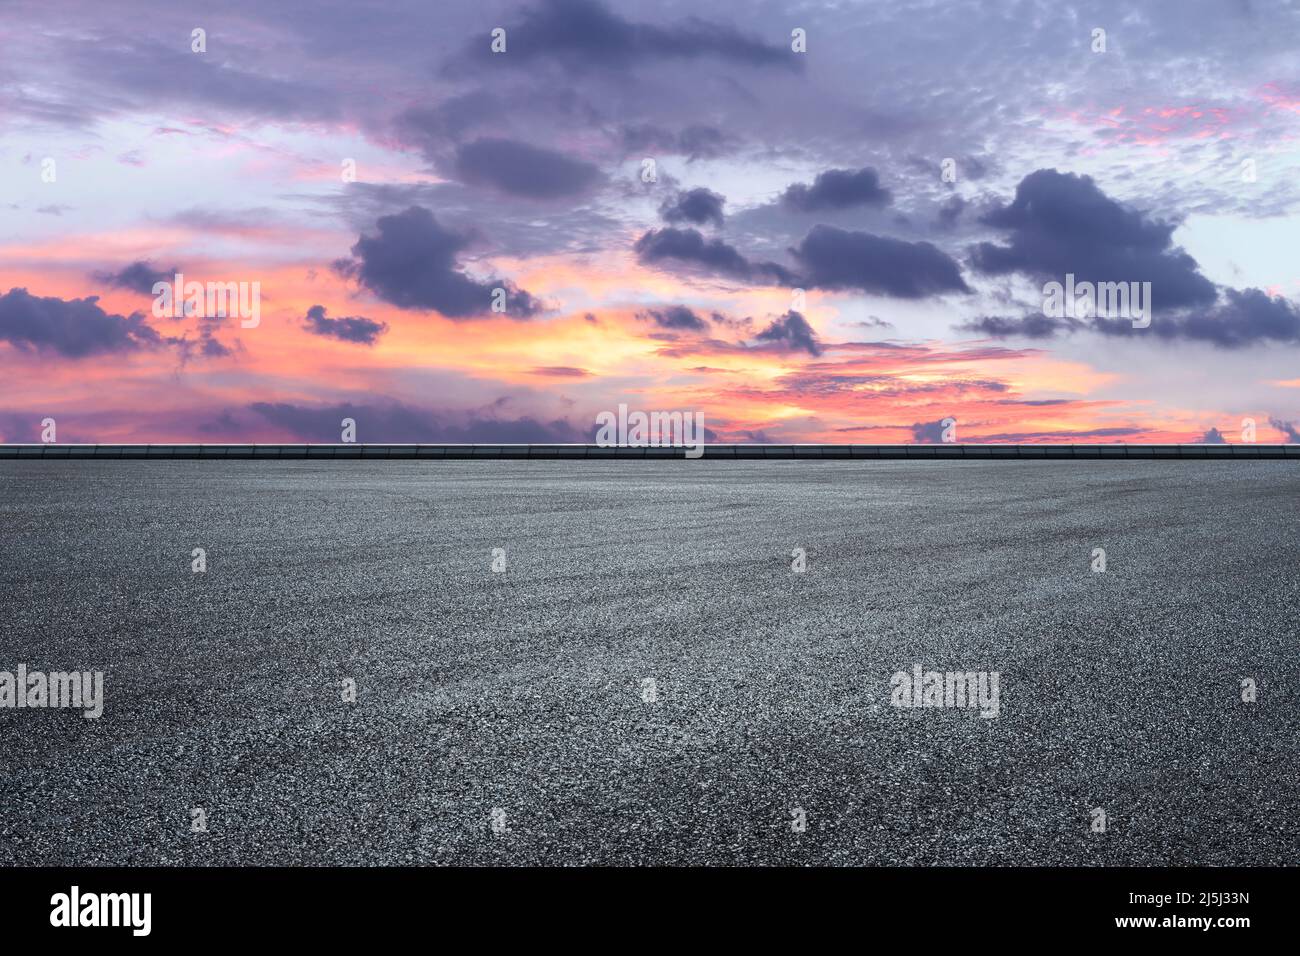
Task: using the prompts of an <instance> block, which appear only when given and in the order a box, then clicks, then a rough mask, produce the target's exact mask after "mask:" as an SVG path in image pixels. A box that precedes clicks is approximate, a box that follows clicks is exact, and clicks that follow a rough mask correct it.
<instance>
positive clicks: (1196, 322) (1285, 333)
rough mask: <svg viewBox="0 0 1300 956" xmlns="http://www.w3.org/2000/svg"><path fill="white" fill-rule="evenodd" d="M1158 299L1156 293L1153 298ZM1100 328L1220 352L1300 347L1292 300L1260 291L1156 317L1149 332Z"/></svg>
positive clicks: (1299, 322) (1230, 292) (1231, 293)
mask: <svg viewBox="0 0 1300 956" xmlns="http://www.w3.org/2000/svg"><path fill="white" fill-rule="evenodd" d="M1156 296H1157V293H1156V292H1155V290H1154V289H1153V290H1152V297H1153V298H1155V297H1156ZM1159 301H1160V300H1159V299H1158V298H1156V302H1157V303H1158V302H1159ZM1099 325H1100V326H1101V330H1102V331H1103V332H1113V333H1114V334H1122V335H1127V334H1135V335H1136V334H1139V333H1141V332H1143V331H1147V332H1154V333H1155V334H1156V335H1157V336H1159V337H1161V338H1176V339H1187V340H1190V341H1196V342H1209V343H1210V344H1211V345H1217V346H1219V347H1220V348H1242V347H1245V346H1248V345H1257V344H1259V343H1262V342H1280V343H1284V344H1290V345H1294V344H1296V343H1300V310H1297V308H1296V306H1295V305H1294V304H1293V303H1292V302H1291V301H1290V300H1288V299H1284V298H1282V297H1281V296H1271V295H1269V294H1268V293H1266V292H1263V291H1261V290H1259V289H1240V290H1239V289H1226V290H1225V291H1224V295H1223V298H1222V299H1221V300H1220V302H1219V303H1218V305H1217V306H1216V307H1215V308H1213V309H1204V310H1203V309H1192V310H1189V311H1188V312H1186V313H1184V314H1182V315H1176V316H1167V317H1161V316H1157V317H1156V318H1155V319H1154V321H1152V323H1151V327H1150V328H1149V329H1146V330H1142V329H1134V328H1132V327H1131V324H1130V325H1129V327H1128V328H1125V327H1123V326H1122V325H1120V324H1119V323H1117V322H1116V321H1115V320H1110V321H1104V322H1100V323H1099Z"/></svg>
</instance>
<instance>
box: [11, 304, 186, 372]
mask: <svg viewBox="0 0 1300 956" xmlns="http://www.w3.org/2000/svg"><path fill="white" fill-rule="evenodd" d="M98 302H99V296H97V295H92V296H87V297H86V298H84V299H58V298H54V297H52V296H51V297H41V296H34V295H31V294H29V293H28V291H27V290H26V289H20V288H13V289H10V290H9V291H8V292H7V293H6V294H4V295H2V296H0V342H8V343H9V344H10V345H12V346H13V347H14V348H16V349H18V350H20V351H35V352H46V353H53V354H56V355H61V356H63V357H64V358H73V359H79V358H85V357H86V356H90V355H110V354H115V353H125V352H134V351H137V350H139V349H146V348H154V347H157V346H159V345H162V344H163V341H164V340H163V338H162V336H160V335H159V334H158V333H157V332H156V331H155V330H154V329H152V328H150V327H149V326H148V325H146V324H145V321H144V318H145V317H144V314H143V313H141V312H132V313H131V314H130V315H128V316H121V315H115V314H113V313H110V312H105V311H104V310H103V309H101V308H100V307H99V305H98V304H97V303H98Z"/></svg>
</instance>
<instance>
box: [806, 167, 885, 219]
mask: <svg viewBox="0 0 1300 956" xmlns="http://www.w3.org/2000/svg"><path fill="white" fill-rule="evenodd" d="M890 198H891V197H890V194H889V190H888V189H883V188H881V185H880V177H879V176H878V175H877V174H876V171H875V170H874V169H871V168H870V167H863V168H862V169H859V170H851V169H828V170H826V171H825V172H822V173H818V174H817V178H816V179H814V180H813V182H812V185H808V184H807V183H795V184H794V185H792V186H790V187H789V188H788V189H786V191H785V192H784V193H782V194H781V202H782V204H784V205H785V206H787V207H789V208H790V209H794V210H797V211H799V212H822V211H823V210H827V209H848V208H849V207H851V206H884V205H887V204H888V203H889V201H890Z"/></svg>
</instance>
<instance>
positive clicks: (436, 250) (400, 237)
mask: <svg viewBox="0 0 1300 956" xmlns="http://www.w3.org/2000/svg"><path fill="white" fill-rule="evenodd" d="M376 225H377V227H378V230H379V234H378V235H376V236H362V237H361V238H360V239H358V240H357V243H356V245H354V246H353V247H352V258H351V259H341V260H339V261H338V262H336V263H335V264H334V265H335V268H336V269H337V270H338V271H339V272H340V273H341V274H342V275H345V276H347V277H349V278H355V279H356V280H357V282H359V283H360V284H361V285H362V286H364V287H365V288H367V289H369V290H370V291H371V292H373V293H374V294H375V295H377V296H379V298H381V299H383V300H384V301H385V302H389V303H392V304H393V305H396V306H399V307H400V308H403V309H421V310H426V311H428V310H436V311H437V312H440V313H441V314H442V315H444V316H446V317H448V318H450V319H466V318H476V317H481V316H484V315H491V314H492V313H491V308H492V290H493V289H494V288H498V287H499V288H503V289H505V290H506V303H507V307H506V312H505V314H506V315H508V316H509V317H511V318H514V319H525V318H529V317H531V316H533V315H535V314H537V313H538V312H540V311H541V304H540V303H539V302H538V301H537V300H536V299H534V298H533V297H532V296H531V295H529V294H528V293H527V292H525V291H523V290H522V289H517V288H515V287H514V286H513V285H512V284H510V283H508V282H505V281H498V280H487V281H484V282H479V281H477V280H475V279H471V278H470V277H469V276H467V275H465V274H464V273H463V272H461V271H459V268H458V264H457V256H458V255H459V254H460V253H461V252H462V251H463V250H464V249H465V248H466V247H467V246H468V245H469V239H468V237H466V236H464V235H461V234H460V233H457V232H453V231H451V230H449V229H446V228H444V227H443V226H442V225H440V224H439V223H438V221H437V219H435V218H434V216H433V213H431V212H429V210H427V209H425V208H423V207H422V206H411V207H410V208H409V209H407V210H405V211H404V212H401V213H397V214H395V215H392V216H380V217H379V220H378V222H377V223H376Z"/></svg>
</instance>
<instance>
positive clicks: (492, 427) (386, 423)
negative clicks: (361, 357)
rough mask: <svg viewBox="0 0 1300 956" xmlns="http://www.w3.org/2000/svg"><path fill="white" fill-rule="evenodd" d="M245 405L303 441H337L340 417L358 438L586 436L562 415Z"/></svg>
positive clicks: (549, 439)
mask: <svg viewBox="0 0 1300 956" xmlns="http://www.w3.org/2000/svg"><path fill="white" fill-rule="evenodd" d="M249 409H250V410H251V411H253V412H255V413H256V414H257V415H259V416H260V417H261V418H263V419H264V420H266V421H267V422H269V423H271V424H272V425H275V426H277V427H279V428H282V429H284V430H286V431H288V432H289V433H290V434H292V435H293V436H294V437H295V438H297V439H298V440H300V441H305V442H337V441H338V440H339V436H340V434H341V433H342V421H343V419H345V418H350V419H352V420H353V421H355V422H356V423H357V441H359V442H379V443H384V442H392V443H402V444H405V443H408V442H409V443H417V444H418V443H426V442H427V443H436V442H448V443H462V442H468V443H473V442H484V443H496V442H500V443H530V442H532V443H543V444H545V443H555V442H565V443H573V442H585V441H589V440H590V435H588V434H585V433H583V432H582V431H579V430H578V429H577V428H575V427H574V426H573V425H572V424H570V423H569V422H567V421H565V420H563V419H556V420H554V421H551V422H541V421H537V420H536V419H533V418H528V417H524V418H516V419H499V418H494V417H489V416H486V415H484V414H482V413H439V412H434V411H428V410H425V409H421V408H413V407H411V406H409V405H403V404H401V403H398V402H392V403H386V404H373V405H354V404H352V403H351V402H344V403H341V404H337V405H327V406H304V405H294V404H290V403H285V402H275V403H271V402H256V403H254V404H252V405H250V406H249ZM594 427H595V426H594V424H593V427H592V431H593V432H594Z"/></svg>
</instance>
